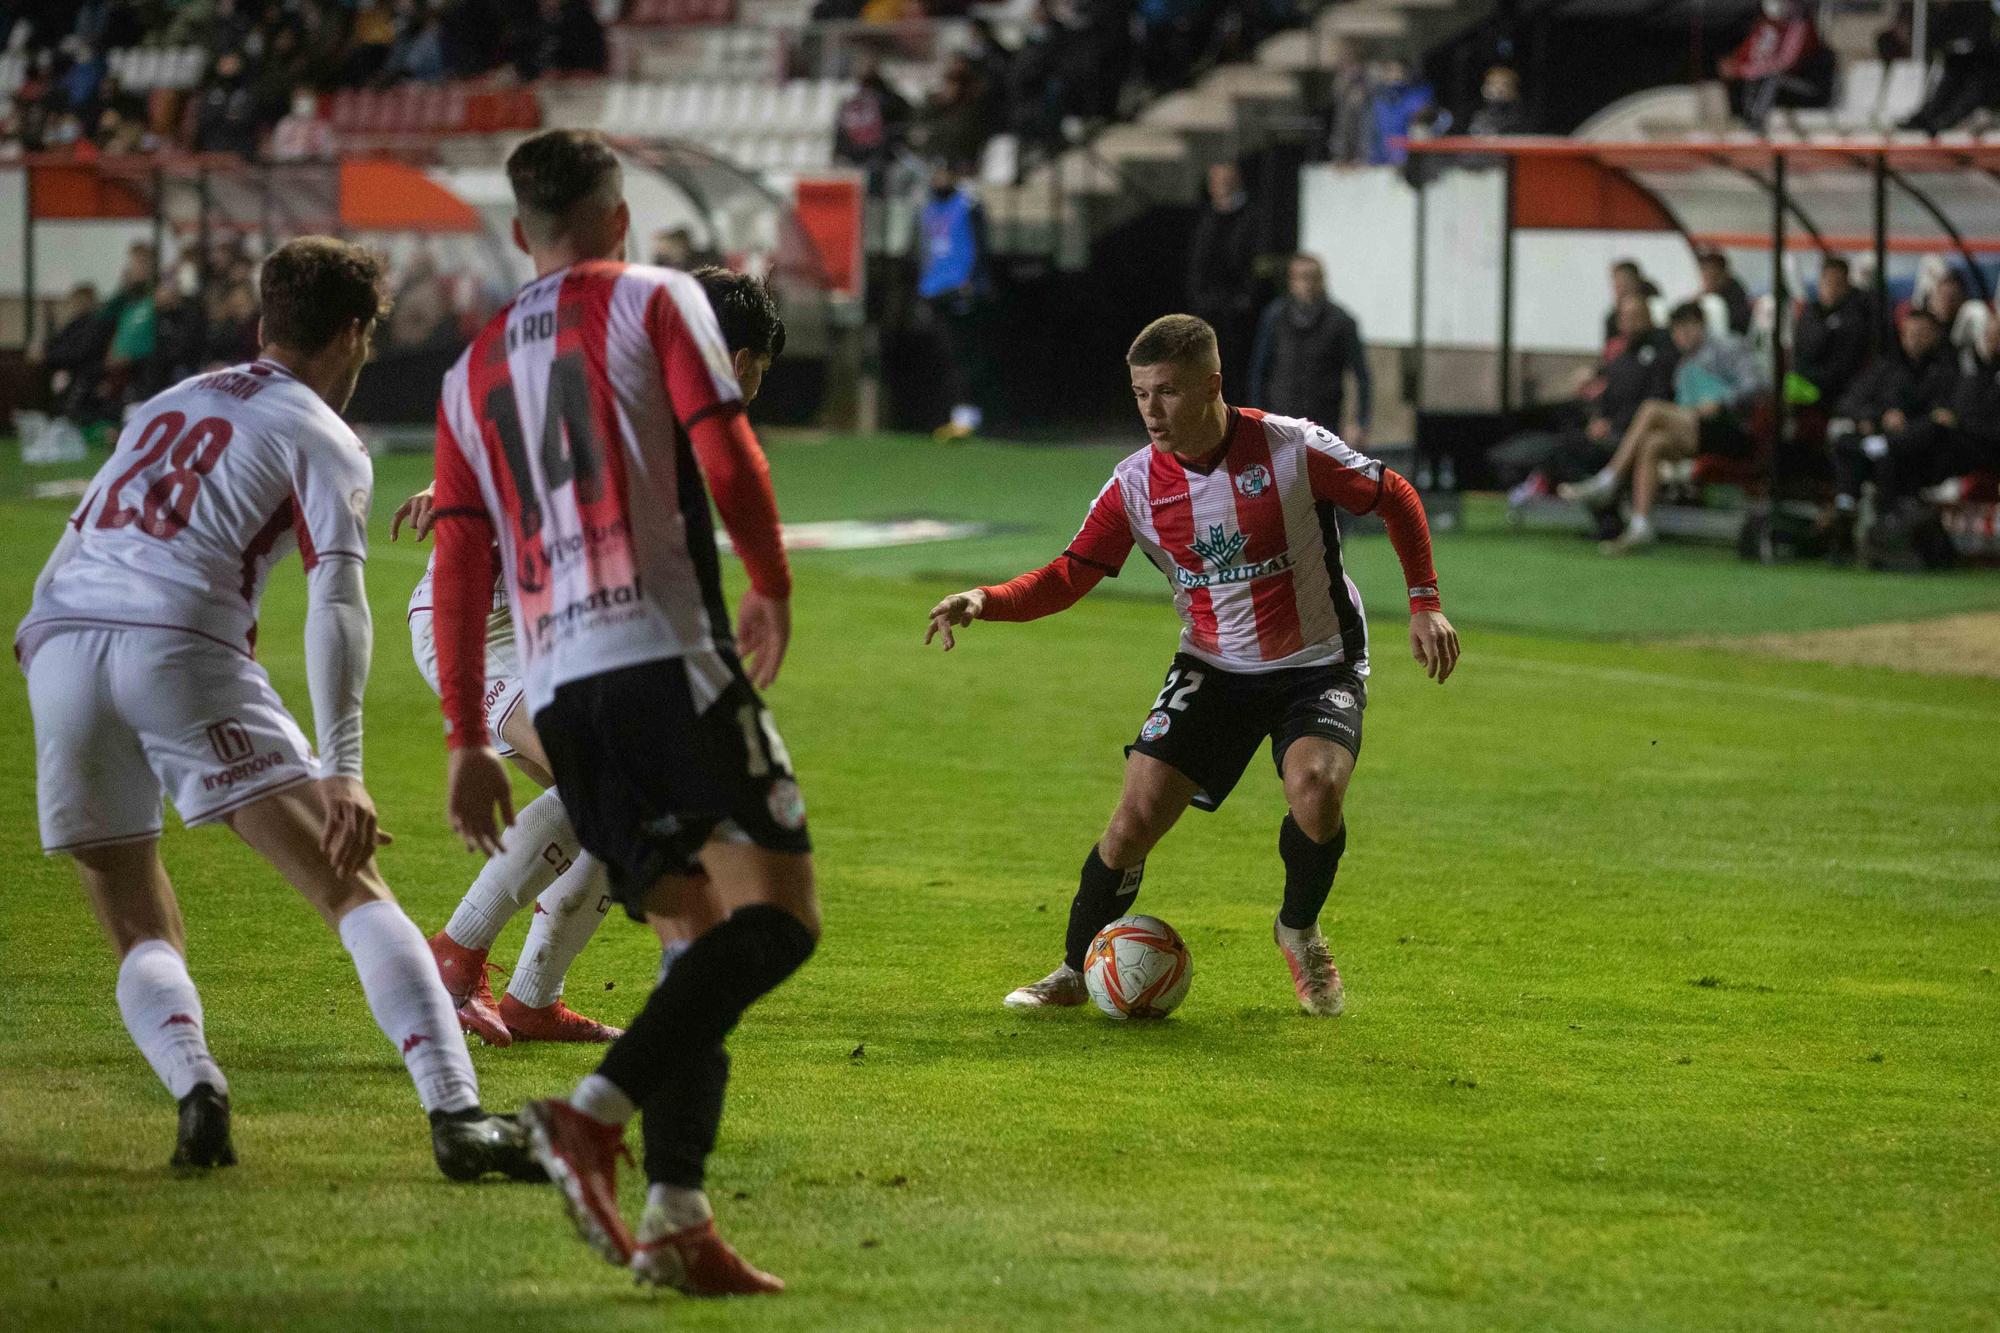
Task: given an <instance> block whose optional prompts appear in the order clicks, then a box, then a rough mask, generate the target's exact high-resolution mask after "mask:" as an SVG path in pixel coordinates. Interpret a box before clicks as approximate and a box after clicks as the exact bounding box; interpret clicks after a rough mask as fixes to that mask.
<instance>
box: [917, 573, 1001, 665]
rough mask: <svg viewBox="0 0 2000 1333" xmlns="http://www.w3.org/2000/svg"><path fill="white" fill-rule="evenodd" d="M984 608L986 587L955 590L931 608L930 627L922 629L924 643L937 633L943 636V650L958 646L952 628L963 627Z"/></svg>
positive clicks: (928, 642) (926, 644)
mask: <svg viewBox="0 0 2000 1333" xmlns="http://www.w3.org/2000/svg"><path fill="white" fill-rule="evenodd" d="M985 609H986V589H984V588H972V589H968V590H967V591H965V592H955V593H953V594H952V595H951V596H949V597H947V598H945V599H944V600H943V601H942V602H939V603H938V604H937V605H936V606H934V607H932V608H931V627H930V628H929V629H927V630H925V631H924V644H925V646H926V647H928V646H929V644H930V641H931V640H932V639H934V638H936V637H938V636H939V635H943V636H944V650H945V651H946V652H950V651H951V650H952V649H953V648H955V647H957V646H958V638H957V636H955V635H954V634H953V633H952V630H953V629H954V628H957V629H963V628H964V627H965V626H967V625H970V624H971V623H972V622H973V621H975V620H977V619H979V616H980V613H981V612H982V611H984V610H985Z"/></svg>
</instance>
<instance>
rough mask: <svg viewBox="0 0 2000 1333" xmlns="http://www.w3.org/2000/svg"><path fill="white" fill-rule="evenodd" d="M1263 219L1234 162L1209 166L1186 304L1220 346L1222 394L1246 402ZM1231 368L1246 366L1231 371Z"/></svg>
mask: <svg viewBox="0 0 2000 1333" xmlns="http://www.w3.org/2000/svg"><path fill="white" fill-rule="evenodd" d="M1262 228H1263V221H1262V216H1261V214H1260V213H1259V212H1258V210H1257V209H1256V208H1254V207H1252V206H1251V203H1250V195H1249V193H1248V192H1247V191H1246V190H1245V189H1244V188H1243V174H1242V172H1240V171H1238V170H1237V168H1236V164H1235V163H1234V162H1217V163H1216V164H1215V165H1213V166H1211V167H1210V168H1209V169H1208V201H1207V206H1206V207H1205V208H1203V209H1202V212H1201V217H1200V218H1199V219H1198V220H1197V221H1196V222H1195V224H1194V240H1193V244H1192V245H1191V247H1190V250H1189V255H1188V282H1187V304H1188V310H1189V312H1190V313H1191V314H1194V315H1198V316H1200V317H1201V318H1202V319H1205V320H1207V321H1208V323H1209V326H1210V327H1212V328H1213V329H1214V330H1215V337H1216V341H1217V343H1218V344H1219V345H1220V347H1221V349H1222V365H1223V372H1222V373H1223V389H1222V393H1223V397H1224V398H1225V399H1226V400H1228V401H1230V402H1241V401H1243V394H1244V388H1245V381H1246V380H1247V378H1248V373H1247V372H1248V370H1249V366H1250V350H1251V349H1250V344H1251V340H1252V339H1253V338H1254V337H1255V336H1256V331H1257V307H1258V301H1257V258H1258V253H1259V249H1260V247H1261V246H1262V244H1263V235H1262ZM1231 366H1241V367H1242V368H1243V369H1242V370H1239V371H1234V372H1232V371H1231V369H1230V367H1231Z"/></svg>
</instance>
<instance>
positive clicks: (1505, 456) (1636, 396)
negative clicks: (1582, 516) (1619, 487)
mask: <svg viewBox="0 0 2000 1333" xmlns="http://www.w3.org/2000/svg"><path fill="white" fill-rule="evenodd" d="M1617 314H1618V329H1617V334H1618V336H1617V338H1616V339H1615V342H1616V343H1617V348H1618V350H1617V351H1616V352H1615V353H1614V354H1612V355H1611V356H1609V357H1607V358H1606V359H1605V360H1604V361H1602V362H1600V363H1599V364H1598V367H1597V372H1596V374H1594V375H1593V376H1592V377H1591V379H1590V381H1589V383H1588V385H1587V386H1586V387H1587V388H1594V389H1595V390H1596V395H1595V396H1594V397H1589V396H1585V395H1584V394H1579V395H1578V396H1577V401H1576V405H1575V407H1573V408H1572V409H1570V410H1572V411H1578V410H1580V411H1581V413H1582V415H1583V417H1584V424H1583V427H1582V428H1581V429H1577V428H1575V427H1573V426H1572V427H1571V428H1569V429H1566V430H1534V431H1523V432H1522V433H1520V434H1519V435H1515V436H1513V437H1512V438H1510V439H1507V440H1504V441H1502V442H1501V443H1499V444H1497V445H1495V446H1494V447H1493V450H1492V452H1491V453H1489V454H1488V455H1487V459H1488V461H1489V462H1491V464H1492V465H1493V471H1494V473H1495V475H1497V476H1498V477H1499V479H1500V484H1501V485H1502V486H1503V487H1505V488H1506V489H1507V491H1508V493H1509V499H1510V500H1525V499H1527V498H1528V495H1529V493H1530V492H1532V494H1535V495H1543V494H1546V493H1547V489H1546V488H1547V486H1548V483H1549V482H1550V481H1554V482H1563V481H1574V480H1576V479H1577V478H1579V477H1587V476H1589V475H1590V474H1591V473H1593V472H1595V471H1596V470H1597V469H1598V468H1600V467H1602V466H1603V465H1604V463H1605V461H1606V460H1607V459H1609V458H1610V457H1611V453H1612V451H1613V450H1614V449H1616V448H1617V446H1618V440H1619V437H1621V436H1622V435H1624V433H1625V430H1626V428H1627V427H1628V426H1630V425H1631V424H1632V418H1633V417H1634V416H1635V415H1636V414H1637V413H1638V411H1639V408H1640V407H1641V406H1642V405H1644V404H1645V402H1646V401H1647V400H1648V399H1652V398H1667V397H1671V396H1672V395H1673V391H1674V365H1675V362H1676V361H1677V360H1678V359H1679V357H1680V353H1679V352H1678V351H1676V350H1675V348H1674V344H1673V340H1672V339H1671V338H1669V337H1668V336H1667V333H1666V330H1664V329H1661V328H1656V327H1655V326H1654V324H1653V309H1652V304H1651V303H1650V302H1649V301H1648V300H1647V299H1646V297H1645V295H1644V294H1643V293H1641V292H1636V291H1635V292H1632V293H1630V294H1629V295H1625V296H1621V297H1619V298H1618V311H1617ZM1571 420H1572V421H1573V420H1574V418H1571ZM1537 473H1541V474H1543V476H1544V477H1546V478H1547V480H1538V479H1537V478H1536V474H1537ZM1531 481H1532V482H1533V483H1534V485H1533V486H1532V487H1530V486H1529V485H1528V483H1530V482H1531ZM1516 492H1519V494H1518V495H1517V494H1516Z"/></svg>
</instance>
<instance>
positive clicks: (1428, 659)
mask: <svg viewBox="0 0 2000 1333" xmlns="http://www.w3.org/2000/svg"><path fill="white" fill-rule="evenodd" d="M1410 656H1412V657H1414V658H1416V659H1417V661H1418V663H1419V664H1421V665H1422V666H1423V669H1424V674H1425V675H1426V676H1429V677H1430V678H1431V679H1432V680H1434V681H1436V682H1437V683H1438V684H1440V685H1442V684H1444V682H1445V680H1446V678H1447V677H1449V676H1450V675H1451V670H1452V668H1453V667H1455V666H1457V665H1458V631H1457V630H1455V629H1453V628H1452V627H1451V622H1450V621H1449V620H1446V619H1445V618H1444V612H1442V611H1419V612H1417V613H1416V614H1415V615H1413V616H1411V617H1410Z"/></svg>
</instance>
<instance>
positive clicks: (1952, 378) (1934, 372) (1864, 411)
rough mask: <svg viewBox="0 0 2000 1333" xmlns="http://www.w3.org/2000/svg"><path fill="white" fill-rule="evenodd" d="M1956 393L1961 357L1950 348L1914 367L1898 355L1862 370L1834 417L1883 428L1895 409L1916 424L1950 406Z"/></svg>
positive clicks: (1946, 347)
mask: <svg viewBox="0 0 2000 1333" xmlns="http://www.w3.org/2000/svg"><path fill="white" fill-rule="evenodd" d="M1957 391H1958V357H1957V355H1956V354H1954V353H1953V351H1952V349H1951V348H1950V347H1948V346H1945V347H1940V348H1938V349H1937V351H1935V352H1933V353H1931V354H1930V356H1928V357H1926V358H1925V359H1924V360H1923V361H1920V362H1917V363H1915V364H1912V363H1911V362H1910V360H1909V359H1908V358H1907V357H1905V356H1903V355H1902V354H1901V353H1898V354H1897V355H1895V356H1885V357H1883V358H1882V359H1881V360H1879V361H1877V362H1876V363H1875V364H1874V365H1872V366H1870V367H1868V369H1867V370H1865V371H1863V372H1862V373H1861V374H1860V376H1859V377H1857V378H1856V379H1855V381H1854V383H1852V384H1850V385H1849V386H1848V388H1847V392H1846V393H1845V394H1843V395H1841V399H1840V404H1839V406H1838V407H1836V408H1835V409H1834V415H1835V416H1838V417H1846V418H1848V419H1849V420H1852V421H1856V422H1861V423H1865V424H1869V425H1880V424H1881V421H1882V417H1883V415H1884V414H1885V413H1887V412H1888V411H1889V410H1890V409H1892V408H1893V409H1895V410H1897V411H1900V412H1901V413H1902V414H1903V415H1904V416H1906V417H1908V418H1909V419H1910V420H1912V421H1915V420H1916V419H1917V418H1919V417H1927V416H1929V415H1930V414H1931V412H1932V411H1933V410H1934V409H1936V408H1940V407H1950V406H1951V405H1952V399H1953V395H1955V394H1956V393H1957Z"/></svg>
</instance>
